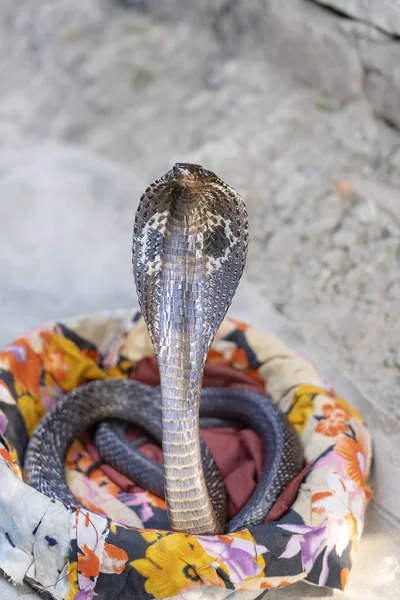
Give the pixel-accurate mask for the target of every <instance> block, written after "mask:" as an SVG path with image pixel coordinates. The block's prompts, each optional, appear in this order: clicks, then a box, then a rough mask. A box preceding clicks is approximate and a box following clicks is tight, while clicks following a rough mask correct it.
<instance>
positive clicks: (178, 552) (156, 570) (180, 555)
mask: <svg viewBox="0 0 400 600" xmlns="http://www.w3.org/2000/svg"><path fill="white" fill-rule="evenodd" d="M141 535H142V537H143V538H144V539H145V540H146V541H152V542H153V543H151V545H150V546H148V548H147V550H146V557H145V558H141V559H138V560H134V561H132V562H131V563H130V565H131V566H132V567H133V568H134V569H136V571H138V572H139V573H140V574H141V575H143V577H145V578H146V580H147V581H146V583H145V589H146V592H147V593H148V594H151V595H152V596H153V597H154V598H167V597H169V596H175V595H176V594H179V593H181V592H183V591H187V590H190V589H193V588H195V587H197V586H200V585H204V584H208V585H212V584H213V585H221V580H220V578H219V577H218V575H217V574H216V571H215V569H214V568H213V567H212V566H211V562H212V560H213V559H212V558H211V557H210V556H209V555H208V554H207V552H206V551H205V550H204V548H203V547H202V546H201V545H200V544H199V542H198V541H197V540H196V538H195V537H193V536H191V535H186V534H183V533H165V534H164V533H162V532H145V533H142V534H141ZM199 571H201V577H200V576H199V574H198V572H199Z"/></svg>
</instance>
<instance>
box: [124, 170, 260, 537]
mask: <svg viewBox="0 0 400 600" xmlns="http://www.w3.org/2000/svg"><path fill="white" fill-rule="evenodd" d="M248 229H249V226H248V219H247V213H246V209H245V206H244V203H243V200H242V199H241V197H240V196H239V194H237V193H236V192H235V190H234V189H233V188H231V187H230V186H228V185H227V184H226V183H224V182H223V181H221V179H219V178H218V177H217V176H216V175H215V174H214V173H212V172H211V171H207V170H206V169H203V167H201V166H200V165H193V164H186V163H177V164H176V165H175V166H174V167H173V168H172V169H171V170H170V171H168V173H166V174H165V175H164V176H163V177H161V178H160V179H158V180H157V181H155V182H154V183H153V184H151V185H150V186H149V187H148V188H147V190H146V191H145V193H144V194H143V196H142V198H141V200H140V203H139V207H138V210H137V213H136V217H135V224H134V234H133V273H134V278H135V283H136V289H137V294H138V299H139V304H140V308H141V311H142V314H143V317H144V320H145V322H146V325H147V328H148V331H149V334H150V337H151V340H152V342H153V345H154V348H155V352H156V355H157V360H158V365H159V370H160V378H161V392H162V417H163V461H164V472H165V493H166V501H167V509H168V513H169V520H170V523H171V526H172V528H173V529H175V530H176V531H185V532H189V533H204V534H206V533H207V534H211V533H218V532H220V531H221V530H222V527H223V525H221V523H219V522H218V520H217V518H216V516H215V513H214V509H213V507H212V504H211V502H210V500H209V497H208V493H207V488H206V484H205V480H204V476H203V473H202V468H201V458H200V442H199V436H200V432H199V403H200V391H201V385H202V379H203V370H204V363H205V360H206V357H207V353H208V350H209V348H210V345H211V342H212V340H213V338H214V336H215V334H216V332H217V329H218V327H219V325H220V324H221V322H222V320H223V318H224V316H225V314H226V311H227V309H228V307H229V305H230V303H231V301H232V299H233V296H234V294H235V291H236V288H237V285H238V283H239V280H240V277H241V275H242V272H243V268H244V265H245V262H246V254H247V246H248Z"/></svg>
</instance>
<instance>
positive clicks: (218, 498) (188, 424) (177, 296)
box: [24, 163, 303, 535]
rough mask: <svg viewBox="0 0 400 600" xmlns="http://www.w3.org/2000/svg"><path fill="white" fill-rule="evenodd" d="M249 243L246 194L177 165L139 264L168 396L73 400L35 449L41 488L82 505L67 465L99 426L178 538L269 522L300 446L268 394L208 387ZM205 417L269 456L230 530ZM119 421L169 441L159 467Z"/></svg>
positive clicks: (101, 395)
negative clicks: (236, 429)
mask: <svg viewBox="0 0 400 600" xmlns="http://www.w3.org/2000/svg"><path fill="white" fill-rule="evenodd" d="M248 242H249V222H248V216H247V212H246V208H245V204H244V202H243V200H242V198H241V196H240V195H239V194H238V193H237V192H236V191H235V190H234V189H233V188H232V187H230V186H229V185H228V184H226V183H225V182H223V181H222V180H221V179H220V178H219V177H217V175H215V174H214V173H213V172H211V171H209V170H207V169H205V168H203V167H202V166H201V165H196V164H191V163H176V164H175V165H174V166H173V168H172V169H171V170H169V171H168V172H167V173H166V174H165V175H163V176H162V177H161V178H159V179H158V180H156V181H155V182H154V183H152V184H151V185H150V186H149V187H148V188H147V189H146V191H145V192H144V194H143V195H142V197H141V199H140V202H139V206H138V209H137V211H136V215H135V220H134V227H133V246H132V265H133V274H134V280H135V284H136V291H137V297H138V301H139V307H140V311H141V315H142V317H143V319H144V321H145V324H146V326H147V330H148V333H149V336H150V339H151V342H152V344H153V347H154V351H155V355H156V358H157V363H158V370H159V375H160V386H159V388H155V387H150V386H146V385H145V384H141V383H139V382H137V381H133V380H129V379H127V380H124V379H102V380H98V381H92V382H88V383H85V384H84V385H82V386H80V387H78V388H77V389H75V390H73V391H72V392H69V393H67V394H65V395H64V396H63V398H62V399H61V400H59V401H58V402H57V403H56V405H55V407H53V409H51V410H50V411H49V412H48V413H47V414H46V415H45V416H44V417H43V418H42V420H41V421H40V423H39V425H38V427H37V428H36V429H35V431H34V433H33V435H32V437H31V439H30V441H29V444H28V448H27V451H26V456H25V463H24V470H25V477H26V480H27V482H28V483H29V484H30V485H31V486H33V487H34V488H35V489H37V490H39V491H41V492H42V493H44V494H46V495H47V496H49V497H51V498H54V499H59V500H61V501H64V502H65V503H74V500H75V503H76V499H74V496H73V495H72V493H71V492H70V490H69V488H68V486H67V484H66V481H65V473H64V460H65V455H66V452H67V450H68V448H69V446H70V445H71V443H72V442H73V440H74V439H76V437H77V436H78V435H79V434H80V433H82V431H83V430H85V429H87V428H88V427H90V426H91V425H95V424H99V426H98V429H97V433H96V441H98V442H100V447H101V448H102V450H103V454H105V455H107V458H108V461H109V462H110V463H113V461H114V464H117V465H119V468H120V469H121V470H122V471H123V470H124V469H128V472H129V473H130V475H131V476H132V478H133V480H134V481H135V482H140V481H141V482H142V483H143V484H144V485H145V487H147V488H149V485H150V484H149V481H150V479H151V478H154V477H155V478H156V480H157V481H158V484H157V485H158V487H157V490H155V491H156V492H157V493H159V494H163V495H164V496H165V501H166V509H167V514H168V519H169V524H170V527H171V529H172V530H173V531H176V532H183V533H187V534H193V535H216V534H222V533H224V532H233V531H238V530H240V529H243V528H245V527H248V526H250V525H256V524H259V523H262V522H263V521H264V520H265V518H266V516H267V514H268V512H269V510H270V509H271V507H272V506H273V504H274V502H276V500H277V499H278V497H279V495H280V494H281V493H282V491H283V490H284V488H285V487H286V485H287V484H288V483H289V482H290V481H291V480H292V479H293V478H294V477H295V476H296V475H298V474H299V473H300V472H301V469H302V467H303V450H302V445H301V441H300V439H299V437H298V435H297V433H296V431H295V430H294V428H293V427H292V426H291V425H290V423H289V422H288V421H287V419H286V418H285V416H284V415H283V414H282V413H281V412H280V411H279V410H278V408H277V407H276V406H275V405H274V403H273V402H272V401H271V400H269V399H268V397H267V396H266V395H264V394H260V393H258V392H255V391H252V390H247V389H230V388H224V389H222V388H205V389H202V380H203V374H204V367H205V361H206V358H207V355H208V352H209V350H210V347H211V344H212V342H213V340H214V337H215V335H216V333H217V331H218V329H219V327H220V325H221V323H222V321H223V319H224V317H225V315H226V313H227V311H228V308H229V306H230V304H231V302H232V299H233V297H234V295H235V292H236V289H237V286H238V284H239V281H240V279H241V276H242V273H243V269H244V266H245V262H246V257H247V250H248ZM204 418H208V419H217V422H218V419H222V420H228V421H239V422H242V423H244V424H245V425H246V426H248V427H250V428H252V429H254V430H255V431H256V432H257V433H258V434H259V436H260V437H261V439H262V440H263V442H264V444H265V446H266V448H267V459H266V461H265V464H264V467H263V472H262V475H261V477H260V480H259V482H258V484H257V485H256V488H255V490H254V492H253V494H252V495H251V497H250V499H249V501H248V502H247V504H246V505H245V506H244V507H243V508H242V510H240V511H239V513H238V514H237V515H236V516H235V517H233V518H232V519H231V520H230V521H229V522H228V523H226V522H225V512H226V511H225V502H226V497H225V490H224V486H223V483H222V478H221V474H220V472H219V470H218V468H217V466H216V464H215V461H214V459H213V457H212V456H211V454H210V452H209V450H208V448H207V446H206V445H205V444H204V442H203V441H202V438H201V435H200V422H201V419H204ZM113 419H114V420H115V419H117V420H119V421H120V422H129V423H131V424H134V425H137V426H139V427H141V428H142V429H144V430H145V431H146V432H147V433H148V434H149V435H151V436H152V437H153V438H154V439H155V440H156V441H158V442H159V443H161V446H162V458H163V461H162V462H163V465H162V467H161V469H160V468H158V467H157V466H155V465H154V464H152V463H149V459H148V460H147V459H146V457H144V455H143V454H142V453H141V452H140V450H138V449H137V448H132V447H129V445H128V443H127V442H126V441H125V440H121V435H120V434H119V433H118V428H117V426H116V425H115V423H114V424H113V423H112V421H110V420H113ZM117 455H118V456H117ZM121 456H122V458H121ZM121 462H122V466H121ZM125 472H126V471H125ZM149 473H151V474H150V475H149ZM160 480H161V483H160Z"/></svg>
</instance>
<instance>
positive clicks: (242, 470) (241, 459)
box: [84, 357, 305, 521]
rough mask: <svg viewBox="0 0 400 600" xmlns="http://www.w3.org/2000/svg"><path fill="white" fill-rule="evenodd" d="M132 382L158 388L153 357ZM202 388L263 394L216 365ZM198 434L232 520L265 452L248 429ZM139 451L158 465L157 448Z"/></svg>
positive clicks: (290, 494)
mask: <svg viewBox="0 0 400 600" xmlns="http://www.w3.org/2000/svg"><path fill="white" fill-rule="evenodd" d="M131 378H132V379H135V380H137V381H141V382H142V383H146V384H147V385H159V384H160V378H159V373H158V367H157V361H156V358H155V357H151V358H145V359H143V360H141V361H140V362H139V363H138V364H137V367H136V369H135V371H134V373H133V374H132V376H131ZM203 386H204V387H236V388H238V387H239V388H247V389H252V390H254V391H257V392H259V393H262V394H264V393H265V391H264V389H263V387H262V385H261V384H260V383H259V382H258V381H256V380H254V379H252V378H251V377H249V376H248V375H246V374H245V373H242V372H240V371H238V370H236V369H233V368H231V367H228V366H225V365H220V364H209V363H208V364H206V367H205V371H204V378H203ZM201 434H202V436H203V438H204V441H205V442H206V444H207V445H208V447H209V448H210V451H211V454H212V455H213V457H214V460H215V462H216V464H217V466H218V468H219V470H220V472H221V475H222V478H223V480H224V484H225V487H226V492H227V518H228V519H230V518H232V517H233V516H234V515H235V514H237V512H238V511H239V510H240V509H241V508H243V506H244V505H245V504H246V502H247V501H248V500H249V498H250V496H251V495H252V493H253V491H254V489H255V487H256V485H257V482H258V479H259V477H260V475H261V473H262V469H263V465H264V462H265V449H264V446H263V443H262V441H261V439H260V438H259V437H258V435H257V434H256V433H255V432H254V431H252V430H251V429H242V430H237V429H235V428H215V429H214V428H210V429H202V430H201ZM139 435H140V432H139V431H138V430H134V429H131V430H130V433H129V437H130V438H131V439H135V438H136V437H138V436H139ZM84 441H85V442H86V447H87V449H88V451H89V452H90V454H91V456H92V458H93V459H94V460H95V461H97V460H99V459H100V455H99V453H98V450H97V448H96V447H95V446H94V445H93V444H92V443H91V442H90V440H89V439H88V438H86V439H85V440H84ZM140 450H141V451H142V452H143V453H144V454H146V455H147V456H149V457H150V458H152V459H153V460H155V461H157V462H158V463H159V464H162V452H161V448H160V447H158V446H156V445H155V444H151V443H146V444H143V445H142V446H141V448H140ZM101 468H102V470H103V471H104V473H105V474H107V475H108V476H109V477H110V478H111V479H112V480H113V481H114V482H115V483H116V484H117V485H119V486H120V487H121V488H122V489H124V490H125V491H126V492H134V491H138V490H140V488H139V487H138V486H136V485H132V483H131V482H130V481H129V480H128V479H127V478H126V477H125V476H124V475H121V474H120V473H118V472H117V471H115V470H114V469H113V468H111V467H108V466H106V465H102V467H101ZM304 473H305V472H302V473H301V474H300V475H299V476H297V477H295V478H294V479H293V480H292V482H291V483H290V484H289V485H288V486H287V487H286V489H285V490H284V491H283V492H282V494H281V496H280V497H279V499H278V500H277V502H276V503H275V505H274V506H273V508H272V509H271V511H270V513H269V515H268V517H267V519H266V521H271V520H276V519H278V518H279V517H280V516H282V514H284V513H285V512H286V511H287V510H288V508H289V507H290V506H291V504H292V503H293V501H294V499H295V497H296V494H297V490H298V488H299V485H300V483H301V480H302V478H303V477H304Z"/></svg>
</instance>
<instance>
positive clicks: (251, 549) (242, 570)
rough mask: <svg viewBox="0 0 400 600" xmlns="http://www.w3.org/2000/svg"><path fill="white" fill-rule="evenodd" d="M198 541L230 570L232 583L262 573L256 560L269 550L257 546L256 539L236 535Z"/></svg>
mask: <svg viewBox="0 0 400 600" xmlns="http://www.w3.org/2000/svg"><path fill="white" fill-rule="evenodd" d="M197 539H198V541H199V542H200V544H201V545H202V546H203V548H204V549H205V550H206V552H207V554H209V555H210V556H215V557H216V558H218V559H219V560H220V561H221V562H222V563H223V564H224V565H225V566H226V567H227V568H228V570H229V573H230V577H231V580H232V582H235V581H243V580H244V579H246V578H248V577H256V576H257V575H258V574H259V573H260V572H261V571H262V568H261V566H260V565H259V564H257V562H256V560H255V559H256V558H257V557H259V556H260V555H261V554H264V553H266V552H268V550H267V548H266V547H265V546H262V545H261V544H256V542H255V540H254V539H244V538H243V537H235V536H234V535H232V536H222V539H221V538H220V537H218V536H217V537H199V538H197ZM227 540H228V541H229V543H227Z"/></svg>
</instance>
